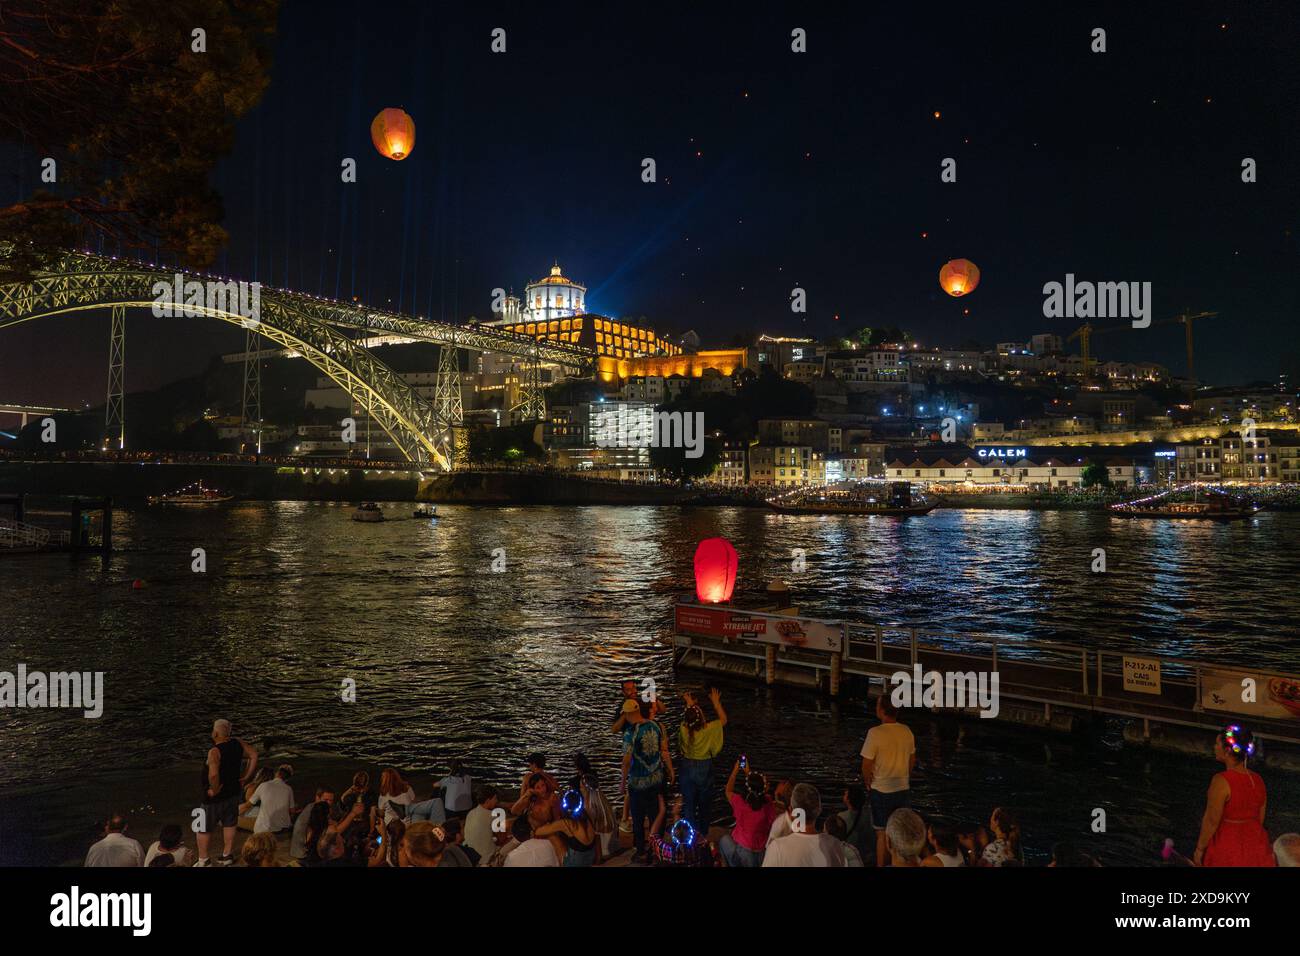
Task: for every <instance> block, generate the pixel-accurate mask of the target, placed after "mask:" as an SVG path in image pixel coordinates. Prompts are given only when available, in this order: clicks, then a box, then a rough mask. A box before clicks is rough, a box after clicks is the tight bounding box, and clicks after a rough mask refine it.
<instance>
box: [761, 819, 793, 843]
mask: <svg viewBox="0 0 1300 956" xmlns="http://www.w3.org/2000/svg"><path fill="white" fill-rule="evenodd" d="M793 832H794V831H792V830H791V829H790V814H788V813H778V814H777V815H776V819H775V820H773V821H772V826H771V828H770V829H769V830H768V831H767V842H768V843H771V842H772V841H773V840H775V839H777V838H778V837H783V836H789V835H790V834H791V833H793Z"/></svg>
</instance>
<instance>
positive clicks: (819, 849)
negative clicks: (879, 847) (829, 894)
mask: <svg viewBox="0 0 1300 956" xmlns="http://www.w3.org/2000/svg"><path fill="white" fill-rule="evenodd" d="M763 865H764V866H844V865H845V863H844V850H843V848H842V847H841V846H840V841H839V840H837V839H835V837H833V836H831V835H829V834H827V833H790V834H787V835H786V836H783V837H780V838H778V839H776V840H773V841H772V842H770V843H768V845H767V852H766V853H764V854H763Z"/></svg>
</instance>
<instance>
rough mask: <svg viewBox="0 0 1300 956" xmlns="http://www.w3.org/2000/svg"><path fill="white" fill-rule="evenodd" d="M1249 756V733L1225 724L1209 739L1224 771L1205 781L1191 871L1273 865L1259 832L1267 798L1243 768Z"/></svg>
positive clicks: (1258, 780)
mask: <svg viewBox="0 0 1300 956" xmlns="http://www.w3.org/2000/svg"><path fill="white" fill-rule="evenodd" d="M1254 752H1255V743H1254V739H1253V738H1252V736H1251V733H1250V731H1249V730H1243V729H1242V728H1241V727H1240V726H1238V725H1237V724H1231V725H1229V726H1228V727H1227V728H1226V729H1225V730H1224V731H1223V733H1221V734H1219V736H1218V737H1216V738H1215V740H1214V756H1215V759H1217V760H1218V761H1219V762H1220V763H1222V764H1223V766H1224V770H1223V771H1221V772H1220V773H1216V774H1215V775H1214V779H1213V780H1211V781H1210V792H1209V794H1208V796H1207V797H1206V799H1205V816H1204V817H1202V818H1201V835H1200V838H1199V839H1198V840H1197V841H1196V853H1195V854H1194V855H1193V856H1192V862H1193V863H1195V864H1196V865H1197V866H1276V865H1277V861H1276V860H1274V859H1273V847H1272V845H1271V844H1270V843H1269V841H1268V832H1267V831H1266V830H1265V829H1264V809H1265V806H1266V805H1267V803H1268V794H1267V792H1266V791H1265V789H1264V780H1263V778H1262V777H1260V775H1259V774H1257V773H1255V771H1253V770H1251V769H1250V768H1248V767H1247V766H1246V761H1247V760H1248V759H1249V757H1250V756H1251V754H1253V753H1254Z"/></svg>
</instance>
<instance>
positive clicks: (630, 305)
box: [0, 0, 1300, 405]
mask: <svg viewBox="0 0 1300 956" xmlns="http://www.w3.org/2000/svg"><path fill="white" fill-rule="evenodd" d="M480 6H481V5H478V4H456V5H444V4H429V3H412V4H409V5H408V4H398V3H393V4H386V3H380V2H371V3H365V4H355V3H348V4H344V5H339V6H338V7H337V8H334V7H332V6H331V5H330V4H328V3H320V4H318V3H307V2H293V0H289V2H286V3H285V5H284V7H283V10H282V13H281V18H280V29H279V35H278V37H277V40H276V45H275V63H274V68H273V74H272V82H271V87H270V90H269V92H268V94H267V96H266V98H265V99H264V100H263V102H262V104H261V105H260V106H259V107H258V108H257V109H255V110H254V111H253V112H252V113H250V114H249V115H248V116H247V117H245V119H244V120H243V121H242V123H241V124H240V126H239V128H238V139H237V143H236V147H235V150H234V152H233V153H232V154H231V155H230V156H228V157H226V158H225V159H223V160H222V161H221V163H220V164H219V165H218V167H217V171H216V174H215V179H216V183H217V186H218V188H219V189H220V191H221V192H222V194H223V196H224V198H225V202H226V221H225V226H226V228H227V229H228V231H229V232H230V234H231V241H230V245H229V248H228V250H227V251H226V253H225V254H224V256H223V261H222V262H220V263H219V264H218V268H219V271H222V270H224V271H228V272H229V273H230V274H232V275H234V276H237V277H240V278H247V279H258V280H260V281H262V282H263V283H264V284H267V285H275V286H281V285H288V286H290V287H292V288H295V289H301V290H304V291H307V292H319V293H323V294H326V295H331V296H334V295H337V296H339V297H342V298H351V297H352V296H354V295H355V296H358V297H360V298H361V299H362V300H363V301H366V302H370V303H372V304H375V305H377V306H383V307H388V308H394V309H398V308H400V309H401V310H403V311H407V312H411V313H414V314H424V315H433V316H439V317H445V318H448V319H452V318H456V319H465V318H468V317H469V316H471V315H475V316H478V317H480V318H486V317H488V315H489V311H490V309H489V303H490V299H491V294H492V289H493V288H494V287H497V286H503V287H513V288H514V290H515V291H516V292H521V291H522V287H523V285H524V284H525V283H526V282H527V281H528V280H530V279H533V278H537V277H539V276H542V275H544V274H546V272H547V270H548V268H549V267H550V265H551V264H552V262H553V261H555V260H558V261H559V263H560V264H561V266H562V267H563V268H564V271H565V274H566V275H568V276H569V277H571V278H573V279H576V280H577V281H579V282H582V283H584V284H586V285H587V286H588V289H589V292H588V298H587V306H588V308H589V309H591V310H592V311H597V312H603V313H606V314H611V315H628V316H633V317H639V316H642V315H644V316H646V317H647V318H648V319H649V321H650V323H651V324H652V325H653V326H654V327H655V328H656V329H657V330H667V331H674V332H680V331H684V330H686V329H691V328H693V329H695V330H697V331H698V332H699V333H700V335H701V336H702V338H703V339H704V341H705V343H706V344H714V345H726V344H728V343H729V342H730V340H731V339H732V337H733V336H734V335H735V334H737V333H743V332H749V331H767V332H771V333H786V334H807V335H816V336H824V335H829V334H834V333H836V332H837V331H840V332H843V333H847V332H849V331H851V330H853V329H855V328H857V327H859V326H861V325H865V324H873V325H897V326H900V327H902V328H905V329H909V330H911V331H912V332H913V333H914V334H915V336H916V337H917V339H918V340H919V341H920V342H922V343H923V344H926V345H931V344H944V345H951V346H956V345H958V344H960V343H961V342H963V341H966V340H977V341H981V342H985V343H987V344H992V343H995V342H999V341H1008V340H1017V339H1018V340H1024V339H1027V338H1028V336H1029V335H1031V334H1033V333H1036V332H1049V331H1051V332H1060V333H1062V334H1068V333H1069V332H1070V331H1071V330H1072V329H1073V328H1075V327H1076V326H1077V325H1078V324H1079V322H1077V321H1074V320H1070V319H1056V320H1049V319H1045V318H1043V316H1042V302H1043V295H1042V286H1043V283H1045V282H1048V281H1052V280H1057V281H1061V280H1063V279H1064V277H1065V274H1066V273H1067V272H1073V273H1075V275H1076V276H1077V277H1078V278H1080V279H1092V280H1096V281H1107V280H1110V281H1121V280H1123V281H1150V282H1151V283H1153V286H1154V289H1153V297H1154V316H1155V318H1156V319H1157V321H1158V320H1159V319H1161V318H1164V317H1168V316H1172V315H1175V314H1177V313H1178V312H1180V311H1182V310H1183V308H1184V307H1186V308H1190V309H1191V310H1193V311H1201V310H1216V311H1218V312H1220V313H1221V316H1220V317H1219V318H1218V319H1212V320H1209V321H1206V322H1204V323H1201V324H1200V325H1198V326H1197V328H1196V336H1197V346H1198V347H1197V366H1198V368H1197V371H1198V373H1199V374H1200V377H1201V378H1202V379H1206V380H1209V381H1211V382H1216V383H1226V382H1236V381H1248V380H1257V379H1264V380H1275V379H1276V378H1277V376H1278V375H1279V374H1280V373H1284V372H1289V373H1290V374H1291V375H1292V376H1293V378H1292V381H1295V380H1296V377H1300V330H1298V329H1300V311H1298V309H1297V290H1298V288H1300V282H1298V280H1300V235H1298V233H1300V228H1298V227H1300V222H1298V218H1300V217H1298V216H1297V210H1298V208H1300V204H1298V203H1297V199H1298V198H1300V187H1298V186H1297V181H1298V180H1297V174H1298V173H1300V169H1298V168H1297V165H1298V164H1297V146H1298V145H1300V143H1298V142H1297V141H1298V139H1300V133H1298V132H1297V128H1298V120H1300V66H1297V54H1296V51H1297V49H1300V43H1298V41H1300V31H1298V30H1297V27H1296V23H1297V19H1298V18H1297V16H1296V13H1295V7H1294V4H1292V3H1290V2H1277V3H1269V2H1255V3H1251V4H1224V3H1216V4H1209V3H1205V4H1202V3H1180V4H1177V5H1174V4H1168V5H1166V4H1159V5H1154V4H1152V5H1148V4H1142V5H1138V4H1127V5H1124V6H1116V7H1114V8H1113V9H1102V10H1099V9H1093V10H1090V11H1088V12H1079V11H1076V10H1074V9H1073V8H1072V7H1067V6H1065V5H1062V4H1041V3H1039V4H1026V5H1019V4H1017V5H1014V6H1013V5H1007V6H1006V8H1005V9H1003V7H1002V5H998V6H997V7H996V8H994V9H993V10H991V11H982V10H980V9H978V8H977V7H976V6H975V5H967V6H966V7H964V8H958V10H959V11H960V12H951V13H947V14H945V13H942V12H940V11H939V10H938V9H937V8H934V7H932V6H931V5H904V4H894V5H889V6H882V5H877V4H856V5H853V9H849V8H848V5H844V6H843V9H840V10H837V11H836V12H834V13H824V12H810V10H809V6H808V5H805V4H791V5H786V6H762V5H752V4H749V5H743V6H741V5H730V4H728V5H718V6H719V7H724V9H722V10H719V11H716V12H715V11H706V12H702V11H701V10H700V9H697V8H696V7H695V6H680V7H675V6H672V5H664V4H652V5H644V4H604V5H600V6H594V5H593V6H590V7H587V6H585V5H584V6H579V5H566V4H558V3H552V4H535V3H534V4H528V5H519V6H511V5H495V6H494V7H493V9H492V10H491V11H490V12H483V11H481V10H480V9H478V8H479V7H480ZM1049 8H1051V9H1049ZM498 26H500V27H503V28H504V29H505V30H506V31H507V48H508V50H507V52H506V53H505V54H493V53H491V52H490V50H489V44H490V32H491V30H492V28H494V27H498ZM794 27H802V28H804V29H806V30H807V36H808V52H807V53H804V54H796V53H792V52H791V50H790V43H791V37H790V32H791V30H792V29H793V28H794ZM1094 27H1103V28H1105V29H1106V30H1107V48H1108V52H1106V53H1104V54H1094V53H1092V52H1091V51H1090V43H1091V31H1092V29H1093V28H1094ZM178 42H185V43H188V38H183V39H182V40H178ZM388 106H395V107H401V108H403V109H405V110H406V111H407V112H409V113H410V114H411V115H412V116H413V118H414V119H415V122H416V124H417V139H416V145H415V149H414V152H413V154H412V155H411V157H410V158H408V159H407V160H405V161H403V162H400V163H399V162H392V161H390V160H387V159H384V158H382V157H381V156H379V155H378V154H377V153H376V151H375V149H374V148H373V146H372V145H371V143H370V136H369V125H370V121H371V119H372V118H373V116H374V115H375V114H376V113H377V112H378V111H379V110H380V109H382V108H384V107H388ZM936 112H938V113H939V114H940V115H939V117H938V118H937V119H936V118H935V115H934V114H935V113H936ZM348 156H350V157H355V158H356V159H357V161H358V180H359V181H358V183H356V184H344V183H342V182H341V181H340V176H339V172H340V162H341V160H342V159H343V158H344V157H348ZM643 157H653V158H654V159H655V160H656V163H657V172H658V182H656V183H653V184H647V183H643V182H642V181H641V160H642V158H643ZM945 157H953V158H955V159H956V160H957V164H958V170H957V172H958V181H957V183H956V184H945V183H941V182H940V178H939V174H940V162H941V160H942V159H943V158H945ZM1243 157H1253V158H1254V159H1255V160H1256V161H1257V163H1258V182H1256V183H1254V184H1244V183H1243V182H1242V181H1241V161H1242V158H1243ZM26 162H27V164H28V165H29V166H30V169H29V168H27V167H26V166H24V168H22V169H19V170H18V171H17V174H18V175H17V181H18V190H19V191H20V192H21V193H24V194H25V193H26V192H27V191H29V190H30V189H31V188H32V187H33V186H34V185H35V180H36V176H37V173H38V171H39V170H38V167H37V165H36V162H35V161H34V160H32V158H31V157H30V156H29V157H27V160H26ZM10 182H12V180H10ZM6 189H7V190H9V191H10V192H13V187H12V185H6ZM9 198H10V197H7V196H0V199H3V200H5V201H8V200H9ZM954 257H966V258H969V259H971V260H973V261H974V262H975V263H977V264H978V265H979V267H980V269H981V272H982V278H981V283H980V286H979V288H978V289H977V290H976V292H975V293H973V294H972V295H971V296H969V297H967V298H964V299H952V298H949V297H948V296H946V295H945V294H943V293H942V291H941V290H940V289H939V287H938V282H937V276H938V270H939V267H940V266H941V265H942V264H943V263H944V262H945V261H946V260H947V259H950V258H954ZM795 286H800V287H802V288H804V289H805V290H806V291H807V296H808V312H807V314H806V316H800V315H796V314H794V313H792V312H791V311H790V307H789V297H790V291H791V289H792V288H793V287H795ZM964 309H969V310H970V314H969V315H965V314H963V310H964ZM1094 324H1095V325H1098V326H1108V325H1124V324H1126V323H1125V322H1124V320H1097V321H1095V322H1094ZM107 338H108V319H107V314H105V315H104V316H102V317H94V316H89V315H85V316H82V317H78V318H70V319H48V320H44V321H41V322H35V323H31V324H29V325H26V326H23V327H21V328H19V329H16V330H10V331H7V332H4V333H0V401H3V402H27V403H42V404H44V403H50V404H60V405H71V404H81V403H82V402H85V401H89V402H91V403H92V404H98V403H100V402H102V401H103V392H104V378H105V365H106V361H107ZM240 347H242V332H241V331H239V330H237V329H234V328H233V327H230V326H225V325H222V324H220V323H215V322H211V321H205V320H194V319H190V320H155V319H153V318H152V317H149V316H147V315H144V316H138V317H137V316H136V315H134V314H133V315H132V316H131V321H130V327H129V331H128V347H127V357H128V366H127V385H128V388H129V389H131V390H136V389H141V388H151V387H155V386H157V385H158V384H161V383H162V382H165V381H168V380H170V379H173V378H176V377H179V376H180V375H185V374H191V373H193V372H195V371H197V370H199V369H201V368H202V367H203V366H204V365H205V364H206V362H207V361H208V360H209V359H210V358H211V356H212V355H213V354H215V353H218V352H221V351H233V350H235V349H238V348H240ZM1075 348H1077V346H1075ZM1094 352H1095V353H1096V354H1098V355H1100V356H1101V357H1102V358H1103V359H1108V358H1121V359H1139V358H1143V359H1153V360H1156V361H1160V362H1162V363H1164V364H1166V365H1168V366H1169V367H1170V369H1171V371H1172V372H1174V373H1175V374H1183V373H1184V372H1185V359H1184V351H1183V339H1182V329H1181V328H1180V327H1178V326H1173V325H1165V326H1159V325H1157V326H1155V327H1153V328H1151V329H1148V330H1144V331H1136V330H1127V331H1120V332H1114V333H1111V334H1108V335H1104V336H1100V335H1099V336H1097V337H1096V338H1095V339H1094Z"/></svg>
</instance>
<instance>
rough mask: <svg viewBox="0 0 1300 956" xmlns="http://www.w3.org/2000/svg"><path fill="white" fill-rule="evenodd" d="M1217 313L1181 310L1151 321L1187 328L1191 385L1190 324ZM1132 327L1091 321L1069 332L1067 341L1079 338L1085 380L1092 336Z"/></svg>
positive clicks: (1193, 376) (1089, 366)
mask: <svg viewBox="0 0 1300 956" xmlns="http://www.w3.org/2000/svg"><path fill="white" fill-rule="evenodd" d="M1218 314H1219V313H1217V312H1197V313H1195V314H1192V313H1190V312H1183V313H1181V314H1179V315H1174V316H1170V317H1169V318H1167V319H1157V320H1156V321H1155V322H1152V323H1151V325H1152V326H1156V325H1170V324H1172V323H1174V322H1177V323H1179V324H1180V325H1182V326H1184V327H1185V328H1186V330H1187V378H1188V380H1189V381H1191V382H1192V383H1193V386H1195V382H1196V363H1195V352H1194V350H1193V347H1192V324H1193V323H1194V322H1196V321H1197V320H1198V319H1210V318H1213V317H1214V316H1216V315H1218ZM1132 328H1133V324H1132V323H1131V322H1130V323H1128V324H1127V325H1110V326H1106V327H1105V328H1100V329H1099V328H1096V327H1094V326H1093V324H1092V323H1091V322H1085V323H1084V324H1083V325H1081V326H1079V327H1078V328H1077V329H1075V330H1074V331H1073V332H1072V333H1070V337H1069V338H1068V339H1066V341H1067V342H1073V341H1074V340H1075V339H1078V340H1079V355H1080V357H1081V358H1082V359H1083V377H1084V379H1085V380H1086V379H1087V378H1088V376H1089V374H1090V373H1091V371H1092V361H1093V360H1092V337H1093V336H1094V335H1101V334H1103V333H1105V332H1120V331H1125V330H1129V329H1132Z"/></svg>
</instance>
